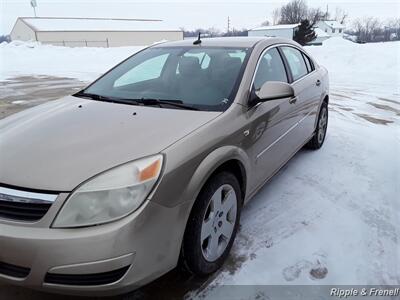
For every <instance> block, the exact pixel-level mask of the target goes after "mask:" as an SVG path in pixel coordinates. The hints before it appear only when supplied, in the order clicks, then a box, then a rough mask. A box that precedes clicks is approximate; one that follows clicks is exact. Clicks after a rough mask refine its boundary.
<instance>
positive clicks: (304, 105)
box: [280, 46, 322, 148]
mask: <svg viewBox="0 0 400 300" xmlns="http://www.w3.org/2000/svg"><path fill="white" fill-rule="evenodd" d="M280 49H281V50H282V53H283V57H284V59H285V60H286V63H287V65H288V67H289V70H290V72H291V78H292V83H291V85H292V87H293V89H294V91H295V95H296V98H297V100H296V107H295V108H296V111H295V112H294V118H295V120H296V122H297V126H296V128H294V130H293V131H294V133H295V134H294V137H295V141H293V142H294V146H295V147H296V148H299V147H301V146H302V145H303V144H304V143H305V142H306V141H307V140H308V139H309V138H310V137H311V136H312V134H313V132H314V125H315V119H316V116H317V113H318V105H319V101H320V99H321V94H322V86H321V81H320V80H321V78H319V74H318V72H316V71H315V68H314V64H313V62H312V60H311V59H310V58H309V57H308V56H307V55H306V54H305V53H304V52H303V51H301V50H300V49H298V48H295V47H292V46H282V47H280Z"/></svg>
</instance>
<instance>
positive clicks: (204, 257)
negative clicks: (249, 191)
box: [181, 172, 242, 276]
mask: <svg viewBox="0 0 400 300" xmlns="http://www.w3.org/2000/svg"><path fill="white" fill-rule="evenodd" d="M232 193H234V194H232ZM218 195H220V196H221V199H222V200H221V201H218V199H219V198H218ZM226 201H228V202H226ZM218 202H219V203H222V204H225V203H226V204H225V205H220V206H219V205H218ZM241 205H242V199H241V190H240V185H239V182H238V180H237V178H236V177H235V176H234V175H233V174H231V173H228V172H221V173H218V174H217V175H215V176H213V177H212V178H211V179H210V180H209V181H208V182H207V183H206V184H205V186H204V187H203V189H202V190H201V192H200V194H199V196H198V197H197V199H196V202H195V204H194V205H193V208H192V212H191V214H190V217H189V220H188V224H187V226H186V231H185V236H184V238H183V243H182V250H181V263H182V265H183V266H184V268H185V269H186V270H188V271H189V272H190V273H192V274H195V275H198V276H206V275H209V274H211V273H213V272H215V271H217V270H218V269H219V268H220V267H221V266H222V265H223V263H224V262H225V260H226V258H227V257H228V255H229V251H230V250H231V248H232V244H233V241H234V239H235V236H236V233H237V230H238V228H239V221H240V210H241ZM228 207H230V209H227V208H228ZM235 208H236V209H235ZM230 232H231V234H230V237H226V236H225V235H228V234H229V233H230ZM216 243H217V244H216ZM215 245H217V247H215Z"/></svg>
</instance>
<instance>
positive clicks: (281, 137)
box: [256, 110, 313, 159]
mask: <svg viewBox="0 0 400 300" xmlns="http://www.w3.org/2000/svg"><path fill="white" fill-rule="evenodd" d="M312 112H313V111H312V110H310V111H309V112H308V113H307V114H306V115H305V116H304V117H303V118H301V119H300V121H298V122H297V123H295V124H294V125H293V126H292V127H290V128H289V129H288V130H287V131H286V132H285V133H284V134H282V135H281V136H280V137H278V138H277V139H276V140H275V141H273V142H272V143H271V144H270V145H269V146H268V147H267V148H265V149H264V150H263V151H261V152H260V153H258V154H257V157H256V159H259V158H260V157H261V156H262V155H263V154H264V153H265V152H267V151H268V150H269V149H271V148H272V147H273V146H274V145H276V144H277V143H278V142H279V141H280V140H281V139H283V138H284V137H285V136H286V135H287V134H288V133H289V132H291V131H292V130H293V129H295V128H296V127H297V126H298V125H299V124H300V123H301V122H303V121H304V119H305V118H307V117H308V116H309V115H310V114H311V113H312Z"/></svg>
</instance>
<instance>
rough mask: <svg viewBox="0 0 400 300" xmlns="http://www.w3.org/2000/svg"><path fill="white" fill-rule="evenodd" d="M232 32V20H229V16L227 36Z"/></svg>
mask: <svg viewBox="0 0 400 300" xmlns="http://www.w3.org/2000/svg"><path fill="white" fill-rule="evenodd" d="M230 31H231V19H229V16H228V32H227V35H229V32H230Z"/></svg>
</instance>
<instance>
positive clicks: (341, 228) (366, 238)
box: [0, 38, 400, 299]
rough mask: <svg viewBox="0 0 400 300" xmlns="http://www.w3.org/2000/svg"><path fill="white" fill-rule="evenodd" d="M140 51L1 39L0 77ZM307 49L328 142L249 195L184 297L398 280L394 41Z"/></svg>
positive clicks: (77, 67) (92, 72)
mask: <svg viewBox="0 0 400 300" xmlns="http://www.w3.org/2000/svg"><path fill="white" fill-rule="evenodd" d="M138 50H139V48H109V49H106V48H63V47H54V46H42V45H39V44H19V43H12V44H9V45H6V44H1V45H0V58H2V60H3V62H2V65H1V66H0V72H1V73H0V80H1V79H5V78H9V77H12V76H16V75H35V74H37V75H39V74H40V75H55V76H63V77H72V78H78V79H80V80H83V81H88V80H92V79H94V78H95V77H96V76H98V75H99V74H101V73H102V72H104V71H106V70H107V69H108V68H110V67H111V66H112V65H114V64H116V63H117V62H119V61H121V60H122V59H123V58H125V57H128V56H129V55H131V54H132V53H134V52H135V51H138ZM306 50H307V51H309V52H310V53H311V54H312V55H313V56H314V57H315V58H316V59H317V61H319V63H320V64H322V65H324V66H325V67H327V69H328V71H329V74H330V78H331V93H330V117H329V126H328V127H329V128H328V135H327V139H326V143H325V145H324V146H323V148H322V149H320V150H319V151H315V152H313V151H307V150H302V151H300V152H299V153H298V154H297V155H296V156H295V157H294V158H293V159H292V160H291V161H290V162H289V163H288V164H287V165H286V166H285V167H284V169H283V170H282V171H281V172H280V173H279V174H278V175H277V176H275V177H274V178H273V179H272V180H271V181H270V182H269V183H268V184H266V185H265V187H264V188H263V189H262V190H261V191H260V192H259V193H258V194H257V195H256V196H255V197H254V199H252V201H251V202H250V203H249V204H248V205H247V206H246V207H245V208H244V210H243V213H242V219H241V229H240V231H239V233H238V236H237V240H236V242H235V244H234V247H233V250H232V257H231V259H230V262H229V263H228V264H227V265H226V267H224V269H223V270H222V271H221V272H219V273H218V274H216V275H215V276H214V277H213V278H211V279H210V280H208V281H207V283H206V284H204V285H203V287H202V288H201V289H200V290H197V291H194V292H192V293H191V294H190V295H189V297H190V296H200V297H206V298H214V297H215V296H221V293H223V296H224V299H238V298H245V299H252V298H254V297H255V296H254V295H263V296H265V297H268V292H267V293H266V292H265V291H264V292H261V291H258V290H257V289H262V287H257V286H253V287H252V288H251V289H250V292H251V293H252V295H253V296H250V297H249V296H248V295H247V296H243V297H239V296H238V294H237V292H238V291H237V290H236V289H229V288H228V289H219V288H218V287H221V286H227V285H235V286H237V285H255V284H258V285H303V284H305V285H316V284H318V285H326V284H329V285H330V284H332V285H340V284H347V285H355V284H360V285H364V284H375V285H399V284H400V200H399V199H400V196H399V195H400V184H399V182H400V157H399V154H400V90H399V89H400V78H399V76H400V58H399V57H400V42H390V43H376V44H354V43H352V42H350V41H347V40H343V39H340V38H332V39H329V40H327V41H325V43H324V45H323V46H320V47H318V46H312V47H307V48H306ZM219 293H220V294H219ZM229 293H231V295H230V296H232V297H230V296H229ZM263 299H264V298H263Z"/></svg>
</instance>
